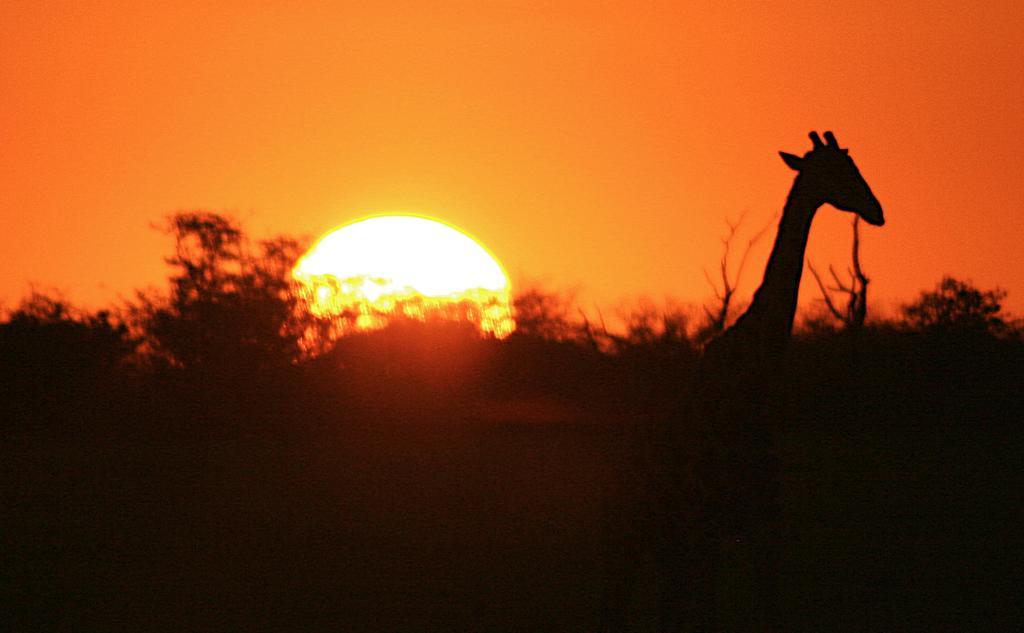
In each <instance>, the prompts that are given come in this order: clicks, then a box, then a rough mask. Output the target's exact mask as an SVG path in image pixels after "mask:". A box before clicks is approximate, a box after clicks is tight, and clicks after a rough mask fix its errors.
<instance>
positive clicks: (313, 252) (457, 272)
mask: <svg viewBox="0 0 1024 633" xmlns="http://www.w3.org/2000/svg"><path fill="white" fill-rule="evenodd" d="M294 276H295V279H296V280H297V281H299V282H300V283H301V285H302V287H303V289H304V294H305V296H306V300H307V301H309V304H310V309H311V310H312V311H313V313H314V314H317V315H318V316H349V317H352V322H353V324H354V327H355V329H357V330H367V329H375V328H379V327H382V326H383V325H384V324H385V323H386V322H387V320H388V318H390V317H392V316H394V315H400V316H404V317H409V318H414V319H423V320H425V319H427V318H433V317H440V318H452V319H458V320H466V321H470V322H472V323H473V324H474V325H476V326H477V327H478V328H479V329H480V330H481V331H482V332H486V333H489V334H493V335H494V336H497V337H499V338H500V337H504V336H507V335H508V334H509V333H510V332H511V331H512V329H513V328H514V325H513V321H512V316H511V311H510V308H509V282H508V276H507V275H506V274H505V271H504V270H503V269H502V267H501V265H500V264H499V263H498V261H497V260H496V259H495V258H494V256H493V255H491V254H490V253H488V252H487V249H485V248H484V247H483V246H481V245H480V244H479V243H478V242H477V241H475V240H474V239H473V238H471V237H469V236H468V235H466V234H465V233H463V232H462V231H460V230H458V229H456V228H454V227H451V226H449V225H447V224H444V223H442V222H439V221H436V220H431V219H428V218H423V217H418V216H409V215H387V216H376V217H372V218H368V219H365V220H360V221H357V222H353V223H351V224H347V225H345V226H343V227H341V228H339V229H336V230H334V231H332V232H331V233H328V234H327V235H326V236H325V237H323V238H322V239H321V240H320V241H319V242H317V244H316V245H315V246H314V247H313V248H312V249H310V251H309V252H308V253H307V254H306V255H305V256H304V257H303V258H302V259H301V260H299V262H298V264H297V265H296V267H295V271H294Z"/></svg>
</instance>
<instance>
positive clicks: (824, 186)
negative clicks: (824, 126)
mask: <svg viewBox="0 0 1024 633" xmlns="http://www.w3.org/2000/svg"><path fill="white" fill-rule="evenodd" d="M811 142H812V143H814V148H813V149H812V150H811V151H809V152H807V153H806V154H804V156H803V158H801V157H799V156H796V155H794V154H788V153H786V152H779V154H780V155H781V156H782V160H783V161H785V163H786V164H787V165H789V167H790V168H791V169H795V170H796V171H798V172H800V178H801V180H802V182H803V184H804V186H805V187H806V188H807V189H806V190H807V191H809V192H810V194H811V195H812V196H814V198H815V200H816V202H818V203H819V204H825V203H828V204H831V205H832V206H833V207H835V208H837V209H840V210H842V211H851V212H853V213H856V214H857V215H859V216H860V217H861V218H863V219H864V221H865V222H867V223H868V224H873V225H874V226H882V225H883V224H885V216H884V215H882V205H881V204H879V203H878V199H877V198H875V194H873V193H871V187H869V186H868V183H867V182H865V180H864V177H863V176H861V175H860V170H859V169H857V166H856V165H854V164H853V159H852V158H850V150H848V149H843V148H841V147H839V143H837V142H836V137H835V136H833V134H832V132H825V142H824V143H822V142H821V138H820V137H819V136H818V133H817V132H811Z"/></svg>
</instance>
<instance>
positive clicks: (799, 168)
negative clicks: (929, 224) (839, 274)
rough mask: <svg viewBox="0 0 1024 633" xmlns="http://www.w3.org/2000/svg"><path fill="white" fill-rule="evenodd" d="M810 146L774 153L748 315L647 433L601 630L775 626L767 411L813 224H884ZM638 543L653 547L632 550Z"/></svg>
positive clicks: (846, 174)
mask: <svg viewBox="0 0 1024 633" xmlns="http://www.w3.org/2000/svg"><path fill="white" fill-rule="evenodd" d="M810 138H811V142H812V143H813V148H812V149H811V151H810V152H807V153H806V154H804V156H803V157H800V156H796V155H794V154H789V153H786V152H780V155H781V156H782V160H783V161H784V162H785V163H786V165H788V166H789V167H790V168H791V169H793V170H795V171H796V172H797V175H796V178H795V180H794V182H793V186H792V188H791V189H790V192H789V196H788V198H787V200H786V205H785V207H784V209H783V212H782V218H781V220H780V222H779V228H778V232H777V234H776V238H775V243H774V246H773V247H772V251H771V255H770V256H769V258H768V263H767V266H766V268H765V272H764V278H763V280H762V282H761V285H760V287H759V288H758V289H757V291H756V292H755V293H754V297H753V300H752V302H751V304H750V306H749V307H748V309H747V310H746V312H744V314H743V315H741V316H740V317H739V318H738V319H737V320H736V322H735V323H734V324H733V325H732V326H731V327H730V328H728V329H727V330H726V331H725V332H723V333H722V334H721V335H720V336H719V337H717V338H716V339H714V340H712V341H711V342H710V343H709V344H708V345H707V346H706V347H705V350H704V353H703V355H702V358H701V361H700V365H699V367H698V371H697V373H696V376H695V378H694V382H693V384H692V385H691V391H690V394H689V401H688V403H687V407H686V411H685V413H684V414H683V415H682V416H681V419H680V420H679V421H678V422H677V423H675V424H671V425H669V426H668V427H666V428H665V429H663V433H657V434H655V438H656V439H655V442H656V443H657V444H658V445H659V446H658V448H657V453H658V456H657V457H655V458H654V462H656V463H658V464H661V465H660V466H658V467H657V468H656V470H657V472H656V473H655V474H653V475H650V476H649V478H648V479H646V483H645V484H644V485H646V486H647V487H648V488H649V490H647V491H642V492H640V493H639V494H640V496H645V497H646V498H645V499H643V500H641V501H639V502H638V507H646V508H647V509H646V510H644V509H641V510H640V511H639V512H638V513H637V516H639V517H640V518H639V519H638V520H637V524H638V525H639V526H640V527H637V526H633V527H631V528H627V532H629V535H628V536H626V537H625V538H624V539H623V540H620V541H618V542H617V543H616V545H618V546H623V547H624V548H625V549H629V548H632V551H631V553H627V554H625V555H623V556H626V557H630V556H632V557H634V562H633V563H631V564H633V565H634V571H633V572H632V573H633V574H634V577H633V578H632V579H629V578H622V577H619V578H617V579H616V580H615V581H613V582H618V583H619V584H618V585H617V586H615V587H614V591H618V592H621V593H622V594H623V595H622V596H619V597H615V596H613V597H611V600H612V601H616V600H621V601H624V602H621V603H620V604H617V605H614V606H611V607H609V613H610V615H609V616H608V620H607V623H606V624H607V628H608V629H609V630H629V629H633V628H639V629H643V630H657V631H688V630H689V631H704V632H711V631H718V630H741V631H777V630H779V629H780V622H779V618H778V612H777V611H778V610H777V567H778V552H779V546H780V534H779V520H780V490H779V465H778V458H777V455H776V453H775V449H774V447H773V435H774V433H773V428H772V416H770V415H765V404H766V400H767V399H768V398H769V397H770V394H771V392H772V389H773V381H774V380H775V378H776V377H777V376H778V374H779V372H780V370H781V369H782V364H783V359H784V354H785V351H786V347H787V344H788V342H789V340H790V338H791V335H792V329H793V317H794V315H795V313H796V304H797V293H798V291H799V288H800V278H801V276H802V273H803V265H804V253H805V251H806V248H807V239H808V237H809V235H810V229H811V223H812V221H813V219H814V216H815V214H816V213H817V211H818V209H819V208H820V207H822V206H823V205H826V204H829V205H831V206H833V207H835V208H837V209H839V210H842V211H848V212H852V213H855V214H857V215H858V216H859V217H860V218H862V219H863V220H864V221H865V222H867V223H868V224H871V225H874V226H881V225H883V224H884V223H885V219H884V216H883V213H882V207H881V205H880V204H879V202H878V200H877V198H875V195H874V194H873V193H872V192H871V188H870V187H869V186H868V184H867V182H866V181H865V180H864V178H863V176H861V174H860V171H859V170H858V168H857V166H856V165H855V164H854V162H853V159H851V158H850V156H849V151H848V150H846V149H843V148H841V147H840V146H839V144H838V142H837V141H836V139H835V136H834V135H833V134H832V133H831V132H825V142H822V140H821V138H820V137H819V136H818V134H817V132H811V133H810ZM630 530H631V532H630ZM644 538H647V539H650V540H652V541H653V542H654V543H653V544H652V545H644V546H638V545H636V541H639V540H641V539H644ZM627 541H632V543H627ZM644 548H646V550H647V551H641V550H643V549H644ZM637 559H642V560H641V562H640V563H637V562H636V561H637ZM637 568H639V569H640V571H636V570H637ZM629 573H630V572H627V574H626V575H627V576H628V575H629ZM645 576H647V578H645ZM651 577H654V579H653V580H652V578H651ZM644 583H647V587H646V588H644V589H638V588H637V586H638V585H640V584H644ZM644 593H653V594H654V597H650V596H643V597H641V598H640V600H641V601H643V602H645V603H646V604H645V606H644V607H641V609H653V611H654V613H648V614H647V615H641V616H640V617H637V614H636V610H637V607H636V606H635V605H633V604H629V603H630V602H631V601H633V602H635V601H636V599H637V596H638V595H639V594H644ZM630 594H632V595H630ZM726 618H728V619H730V620H731V621H729V622H724V621H723V620H725V619H726ZM636 622H641V625H640V626H634V624H635V623H636Z"/></svg>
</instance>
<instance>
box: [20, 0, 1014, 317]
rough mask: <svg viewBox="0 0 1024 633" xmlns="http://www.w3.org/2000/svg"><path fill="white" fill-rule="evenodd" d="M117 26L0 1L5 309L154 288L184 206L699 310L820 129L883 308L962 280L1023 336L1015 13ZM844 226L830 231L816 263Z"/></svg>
mask: <svg viewBox="0 0 1024 633" xmlns="http://www.w3.org/2000/svg"><path fill="white" fill-rule="evenodd" d="M122 4H127V3H114V2H111V3H95V4H90V3H84V2H75V3H70V2H69V3H66V4H65V3H57V2H36V1H21V0H7V1H6V2H3V3H2V4H0V209H2V213H3V220H4V228H3V231H2V232H0V271H2V272H0V300H3V301H4V302H5V303H6V304H7V305H8V306H10V305H11V304H13V303H16V301H17V300H18V298H19V297H20V296H21V295H22V294H23V293H24V292H25V291H26V289H27V288H28V284H29V282H38V283H40V284H43V285H47V286H56V287H57V288H60V289H63V290H65V291H66V292H67V293H68V295H69V296H70V298H71V299H72V300H74V301H76V302H80V303H84V304H86V305H95V306H98V305H102V304H104V303H108V302H113V301H115V300H117V298H118V297H119V296H125V297H127V296H131V293H132V290H133V289H134V288H140V287H144V286H150V285H157V284H161V283H162V281H163V279H164V276H165V273H166V269H165V268H164V265H163V262H162V257H163V255H165V254H167V253H168V252H169V247H170V245H169V242H168V240H167V238H166V237H164V236H161V235H159V234H158V233H156V232H155V231H153V230H152V229H151V228H150V226H151V224H152V223H154V222H157V221H159V220H160V218H161V217H163V216H164V215H166V214H167V213H169V212H172V211H175V210H178V209H186V208H206V209H212V210H233V211H235V212H236V213H237V214H238V215H239V216H240V217H241V218H243V220H245V222H246V223H247V225H248V226H249V227H250V228H251V229H252V232H253V233H254V234H255V235H257V236H261V235H269V234H273V233H298V234H303V233H305V234H310V235H318V234H321V233H323V232H325V231H327V230H328V229H330V228H332V227H334V226H337V225H339V224H342V223H344V222H347V221H349V220H351V219H353V218H355V217H359V216H363V215H367V214H369V213H377V212H388V211H414V212H418V213H425V214H429V215H433V216H438V217H441V218H444V219H445V220H447V221H449V222H451V223H453V224H455V225H458V226H461V227H462V228H464V229H466V230H467V231H469V232H470V233H472V234H473V235H475V236H476V237H478V238H479V239H480V240H481V241H483V242H484V243H485V244H486V245H487V246H488V247H489V248H490V249H491V250H492V251H493V252H494V253H496V254H497V255H498V256H499V257H500V258H501V259H502V261H503V263H504V264H505V266H506V267H507V268H508V270H509V272H510V273H511V274H512V276H513V279H518V278H522V277H528V278H534V279H541V280H545V281H547V282H548V283H549V284H550V285H552V286H555V287H568V286H575V285H578V286H580V287H581V288H582V289H583V297H584V300H585V301H587V302H597V303H601V304H604V305H614V304H615V302H616V301H618V300H620V299H627V300H628V299H632V298H635V297H637V296H638V295H641V294H646V295H649V296H652V297H655V298H660V297H663V296H666V295H671V296H674V297H677V298H680V299H683V300H700V299H702V298H704V297H706V296H707V295H708V294H709V289H708V286H707V284H706V281H705V280H704V276H703V273H702V268H705V267H713V266H714V265H715V263H716V261H717V258H718V255H719V252H720V245H719V242H718V238H719V236H720V235H721V233H722V231H723V228H724V223H723V219H724V218H725V217H726V216H729V217H733V218H735V217H737V216H738V215H739V214H740V213H741V212H743V211H744V210H746V211H747V223H748V227H749V228H750V229H752V230H753V229H756V228H758V227H760V226H761V225H763V224H764V223H765V222H768V221H769V220H770V218H771V217H772V215H773V214H775V213H776V212H777V211H778V210H779V209H781V207H782V204H783V201H784V199H785V196H786V193H787V191H788V188H789V186H790V184H791V182H792V172H790V171H789V170H788V169H787V168H786V167H785V166H784V165H783V163H782V162H781V160H779V158H778V156H777V154H776V152H777V150H780V149H782V150H787V151H790V152H797V153H802V152H804V151H806V150H807V149H809V147H810V145H809V141H808V140H807V137H806V134H807V132H808V131H809V130H810V129H812V128H817V129H819V130H824V129H832V130H834V131H835V132H836V135H837V136H838V137H839V141H840V143H842V144H843V145H846V146H848V147H850V148H851V155H852V156H853V157H854V158H855V160H856V161H857V163H858V165H859V166H860V168H861V171H862V173H863V174H864V176H865V177H866V179H867V180H868V182H869V183H870V184H871V186H872V188H873V189H874V191H875V193H876V194H877V195H878V197H879V199H880V200H881V201H882V204H883V206H884V207H885V211H886V216H887V220H888V224H887V225H886V226H885V227H884V228H881V229H874V228H871V227H868V228H867V229H866V230H865V232H864V233H865V236H864V247H863V259H864V265H865V268H866V271H867V273H868V274H869V275H870V276H871V277H872V279H873V282H874V285H873V286H872V290H873V292H874V298H875V299H876V300H877V301H878V306H879V307H882V306H886V305H890V306H891V305H893V304H894V303H895V302H896V301H897V300H899V299H905V298H910V297H912V296H913V295H915V294H916V293H917V292H918V291H919V290H920V289H922V288H925V287H931V286H933V285H934V283H935V282H936V281H937V280H938V279H939V277H940V276H941V275H942V274H943V273H947V272H949V273H954V274H956V275H957V276H962V277H967V278H972V279H973V280H974V281H975V282H976V283H978V284H979V285H981V286H983V287H988V286H993V285H997V284H998V285H1002V286H1003V287H1005V288H1007V289H1008V290H1009V291H1010V298H1009V301H1008V304H1009V306H1010V307H1011V308H1012V309H1014V310H1016V311H1018V312H1021V311H1024V265H1022V263H1021V259H1020V255H1019V253H1020V251H1021V244H1022V243H1024V219H1022V217H1021V214H1022V213H1024V211H1022V209H1021V203H1020V200H1021V198H1022V197H1024V196H1022V194H1024V158H1022V149H1021V146H1022V144H1024V111H1022V110H1024V108H1022V103H1024V72H1022V69H1024V3H1021V2H1006V3H1002V6H1000V3H996V2H988V3H981V4H984V5H986V6H985V8H978V7H975V6H972V5H973V4H974V3H966V2H960V3H936V2H927V3H925V2H919V3H907V2H893V1H891V0H887V1H886V2H877V3H876V2H856V3H846V4H844V5H843V8H841V9H837V8H836V6H835V3H830V2H802V3H799V6H796V7H792V8H787V7H772V8H767V6H768V5H767V3H759V2H751V3H742V4H732V5H731V6H729V7H728V8H726V7H725V3H720V2H706V3H705V2H701V3H692V6H689V7H687V6H686V5H688V4H691V3H686V2H670V3H663V4H642V3H637V2H622V3H603V2H595V1H594V0H588V1H586V2H579V3H561V4H558V3H547V2H544V3H528V2H474V1H466V2H455V3H448V4H447V5H444V8H438V6H440V5H439V3H433V2H431V3H427V2H423V3H396V4H385V3H380V2H353V3H351V4H341V3H313V2H276V3H275V2H269V3H268V2H254V1H252V0H248V1H246V2H238V3H231V2H197V3H192V4H193V6H185V5H186V4H189V3H185V2H178V3H140V4H147V5H152V6H150V7H149V8H140V7H136V8H132V9H128V10H125V9H124V8H123V7H122V6H121V5H122ZM164 5H166V6H171V5H175V6H177V8H175V9H169V8H164ZM231 5H234V6H231ZM484 7H486V8H484ZM848 219H849V216H847V215H845V214H841V213H840V212H838V211H835V210H832V209H824V210H823V212H822V213H820V214H819V216H818V219H817V220H816V223H815V227H814V230H813V232H812V236H811V245H810V248H809V255H810V256H811V257H812V258H813V260H814V261H816V262H820V263H821V264H822V265H824V264H826V263H827V262H829V261H833V262H836V263H844V262H845V261H846V260H847V249H848V246H849V240H850V231H849V227H848ZM769 242H770V238H769V239H768V240H766V241H765V244H764V246H765V248H762V249H761V250H760V251H758V252H757V253H756V257H755V258H754V259H752V260H751V264H750V268H749V269H748V274H747V276H746V278H745V280H744V281H745V283H744V284H743V286H742V290H743V292H742V294H743V295H745V296H749V294H750V293H751V292H752V291H753V289H754V287H755V286H756V283H757V281H759V277H760V267H761V266H762V264H763V261H764V257H765V256H766V254H767V246H768V244H769ZM806 280H807V279H806V278H805V281H806ZM814 295H815V292H814V289H813V287H812V286H809V285H807V284H806V283H805V285H804V292H803V297H804V300H809V299H811V298H813V296H814Z"/></svg>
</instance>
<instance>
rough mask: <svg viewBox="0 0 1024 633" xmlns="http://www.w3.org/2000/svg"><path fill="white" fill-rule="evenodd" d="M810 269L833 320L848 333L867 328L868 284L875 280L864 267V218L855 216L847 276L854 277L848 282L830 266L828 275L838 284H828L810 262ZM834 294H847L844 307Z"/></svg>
mask: <svg viewBox="0 0 1024 633" xmlns="http://www.w3.org/2000/svg"><path fill="white" fill-rule="evenodd" d="M807 267H808V268H809V269H810V270H811V274H812V275H813V276H814V281H815V282H817V284H818V290H819V291H820V292H821V298H822V301H824V302H825V307H826V308H827V309H828V312H829V314H831V315H832V318H834V319H835V320H837V321H838V322H839V323H841V324H842V325H843V327H844V328H845V329H847V330H859V329H861V328H863V327H864V322H865V321H866V320H867V315H868V284H869V283H871V280H870V279H868V277H867V275H865V274H864V271H863V269H862V268H861V265H860V217H858V216H854V218H853V247H852V252H851V253H850V267H849V268H848V269H847V274H848V275H849V277H850V280H849V281H848V282H844V281H843V280H842V279H840V278H839V274H838V273H836V270H835V268H833V267H832V265H831V264H830V265H829V267H828V272H829V274H830V275H831V276H832V282H833V283H834V284H835V285H833V286H828V285H826V283H825V282H824V280H822V278H821V275H820V274H819V273H818V270H817V269H816V268H815V267H814V264H812V263H811V260H809V259H808V260H807ZM833 293H836V294H839V295H845V297H846V303H845V304H844V305H843V306H842V307H840V305H839V299H838V298H836V297H834V296H833Z"/></svg>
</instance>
